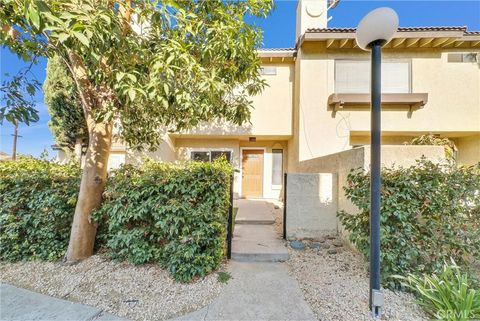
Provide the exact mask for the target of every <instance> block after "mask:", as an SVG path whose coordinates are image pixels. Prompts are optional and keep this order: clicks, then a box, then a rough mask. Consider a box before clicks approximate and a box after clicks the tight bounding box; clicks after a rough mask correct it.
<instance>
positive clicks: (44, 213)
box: [0, 158, 80, 261]
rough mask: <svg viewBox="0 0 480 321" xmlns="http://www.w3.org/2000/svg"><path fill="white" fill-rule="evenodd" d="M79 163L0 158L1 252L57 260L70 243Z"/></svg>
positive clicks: (4, 255) (14, 256)
mask: <svg viewBox="0 0 480 321" xmlns="http://www.w3.org/2000/svg"><path fill="white" fill-rule="evenodd" d="M79 184H80V168H79V167H78V166H75V165H58V164H55V163H51V162H48V161H43V160H36V159H32V158H20V159H19V160H17V161H0V258H1V259H2V260H5V261H18V260H26V259H41V260H49V261H52V260H57V259H59V258H60V257H62V256H63V255H64V253H65V251H66V249H67V246H68V239H69V237H70V228H71V225H72V220H73V213H74V210H75V204H76V202H77V193H78V186H79Z"/></svg>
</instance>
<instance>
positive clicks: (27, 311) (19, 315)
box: [0, 283, 126, 321]
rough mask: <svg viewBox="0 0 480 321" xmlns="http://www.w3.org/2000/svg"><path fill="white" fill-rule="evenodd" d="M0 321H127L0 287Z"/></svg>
mask: <svg viewBox="0 0 480 321" xmlns="http://www.w3.org/2000/svg"><path fill="white" fill-rule="evenodd" d="M0 320H1V321H17V320H18V321H29V320H38V321H40V320H41V321H44V320H45V321H46V320H48V321H70V320H75V321H126V320H125V319H122V318H119V317H117V316H114V315H113V314H109V313H105V312H103V311H102V310H100V309H97V308H94V307H91V306H88V305H83V304H78V303H72V302H69V301H65V300H60V299H56V298H52V297H50V296H48V295H43V294H40V293H36V292H32V291H28V290H24V289H20V288H17V287H14V286H12V285H9V284H5V283H2V284H0Z"/></svg>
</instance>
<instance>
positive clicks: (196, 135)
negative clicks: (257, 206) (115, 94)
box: [110, 0, 480, 198]
mask: <svg viewBox="0 0 480 321" xmlns="http://www.w3.org/2000/svg"><path fill="white" fill-rule="evenodd" d="M326 10H327V1H326V0H299V3H298V6H297V26H296V39H297V43H296V47H295V48H288V49H284V48H277V49H262V50H260V51H259V56H260V57H261V59H262V61H263V68H262V74H263V75H264V77H265V79H266V80H267V82H268V85H269V86H268V87H267V88H266V89H265V91H264V92H263V93H262V94H261V95H259V96H256V97H254V98H253V101H254V107H255V109H254V110H253V112H252V119H251V124H250V125H246V126H242V127H237V126H232V125H228V124H221V123H219V124H217V125H214V126H212V124H208V126H204V127H202V126H200V127H199V128H196V129H195V130H190V131H185V132H181V133H175V134H166V135H165V141H164V142H163V144H162V146H160V148H159V149H158V151H157V152H155V153H151V154H149V156H152V157H154V158H156V159H158V160H164V161H175V160H184V159H197V160H205V161H209V160H212V159H214V158H216V157H218V156H219V155H222V154H223V155H226V156H227V158H228V159H230V160H231V161H232V163H233V165H234V166H235V167H236V168H237V169H238V170H239V173H237V174H236V177H235V186H234V190H235V192H236V193H237V194H238V195H240V196H245V197H264V198H278V197H279V196H280V193H281V190H282V184H283V173H284V172H287V171H288V172H302V171H303V170H304V169H303V164H304V163H305V162H308V161H311V160H312V159H315V158H319V157H322V156H325V155H330V154H333V153H337V152H341V151H344V150H348V149H351V148H354V147H356V146H361V145H367V144H368V143H369V129H370V113H369V94H368V92H369V53H367V52H364V51H362V50H360V49H359V48H358V47H357V46H356V44H355V30H354V29H350V28H345V29H344V28H327V13H326ZM400 20H401V17H400ZM479 52H480V32H478V31H473V32H472V31H468V30H467V29H466V28H465V27H409V28H399V30H398V32H397V34H396V35H395V37H394V39H393V40H392V41H391V42H390V43H389V44H388V45H387V46H386V47H385V49H384V50H383V53H384V55H383V58H384V63H383V75H382V90H383V93H384V94H383V102H384V107H383V112H382V130H383V143H384V144H385V145H401V144H403V143H404V142H406V141H409V140H411V139H412V138H413V137H416V136H419V135H422V134H426V133H433V134H438V135H440V136H442V137H448V138H451V139H452V140H453V141H454V142H455V144H456V146H457V147H458V158H457V160H458V161H459V162H460V163H464V164H472V163H475V162H478V161H480V65H479V61H480V53H479ZM141 156H142V155H140V154H138V153H135V152H130V151H128V150H127V151H126V150H125V148H124V147H121V146H116V147H115V151H114V153H113V154H112V159H111V163H112V164H113V163H115V164H116V165H115V166H117V165H118V164H120V163H122V162H127V163H130V162H137V161H139V160H140V159H141ZM112 164H110V166H112Z"/></svg>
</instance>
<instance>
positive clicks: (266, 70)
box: [260, 66, 277, 76]
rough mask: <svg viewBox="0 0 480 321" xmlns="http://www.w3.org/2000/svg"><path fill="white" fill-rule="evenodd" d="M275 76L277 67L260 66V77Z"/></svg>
mask: <svg viewBox="0 0 480 321" xmlns="http://www.w3.org/2000/svg"><path fill="white" fill-rule="evenodd" d="M276 74H277V67H275V66H262V67H260V75H264V76H274V75H276Z"/></svg>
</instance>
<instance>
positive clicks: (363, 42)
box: [355, 8, 398, 318]
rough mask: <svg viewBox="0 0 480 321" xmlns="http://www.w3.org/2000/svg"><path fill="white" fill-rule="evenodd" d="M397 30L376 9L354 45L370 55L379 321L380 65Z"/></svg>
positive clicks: (374, 287)
mask: <svg viewBox="0 0 480 321" xmlns="http://www.w3.org/2000/svg"><path fill="white" fill-rule="evenodd" d="M397 28H398V15H397V13H396V12H395V11H394V10H392V9H390V8H378V9H375V10H373V11H371V12H370V13H368V14H367V15H366V16H365V17H363V19H362V20H361V21H360V23H359V24H358V27H357V31H356V34H355V39H356V41H357V45H358V46H359V47H360V48H361V49H363V50H369V51H371V53H372V58H371V80H370V81H371V83H370V88H371V89H370V94H371V112H370V126H371V127H370V128H371V129H370V296H369V298H370V300H369V302H370V303H369V304H370V311H371V313H372V316H373V317H375V318H380V316H381V312H382V307H383V301H384V299H383V293H382V290H381V287H380V188H381V177H380V166H381V160H380V157H381V156H380V152H381V104H382V102H381V99H382V88H381V83H382V81H381V79H382V78H381V61H382V46H384V45H385V44H387V43H388V42H389V41H390V40H391V39H392V37H393V35H394V34H395V32H396V31H397Z"/></svg>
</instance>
